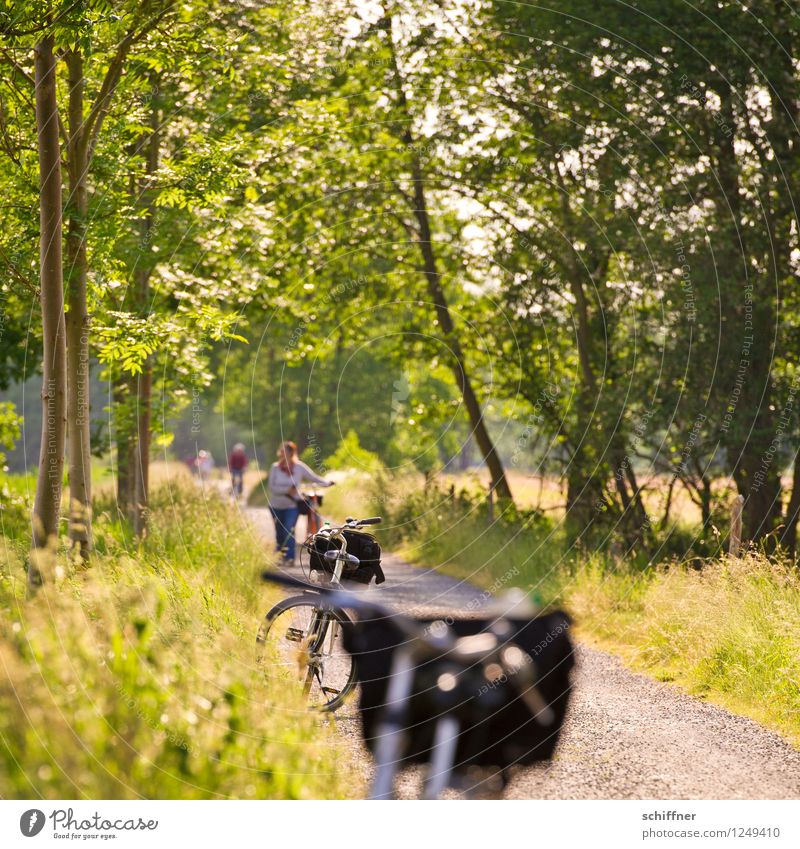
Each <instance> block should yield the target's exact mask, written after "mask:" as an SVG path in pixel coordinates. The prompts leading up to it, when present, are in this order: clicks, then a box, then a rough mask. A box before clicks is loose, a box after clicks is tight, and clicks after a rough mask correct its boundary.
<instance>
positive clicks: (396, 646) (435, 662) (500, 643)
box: [263, 572, 574, 799]
mask: <svg viewBox="0 0 800 849" xmlns="http://www.w3.org/2000/svg"><path fill="white" fill-rule="evenodd" d="M263 578H264V579H265V580H267V581H270V582H273V583H277V584H280V585H282V586H285V587H293V588H298V587H302V586H304V585H303V582H302V581H298V580H297V579H295V578H289V577H287V576H283V575H280V574H277V573H272V572H265V573H264V574H263ZM320 592H321V593H322V594H323V595H325V596H326V597H327V599H328V604H329V605H330V606H336V607H337V608H339V609H342V610H344V609H348V610H351V611H353V613H354V614H356V619H355V620H351V623H350V625H349V627H348V628H347V629H346V631H345V644H346V648H347V649H348V650H349V651H350V652H351V654H352V655H353V659H354V661H355V663H356V669H357V680H358V683H359V685H360V699H359V710H360V712H361V718H362V735H363V737H364V741H365V743H366V745H367V747H368V748H369V749H370V751H371V752H372V754H373V757H374V760H375V774H374V779H373V783H372V788H371V791H370V799H390V798H392V796H393V787H394V780H395V777H396V775H397V774H398V772H399V771H400V770H401V769H403V768H404V767H406V766H409V765H412V764H425V765H427V767H428V770H427V775H426V777H425V782H424V790H423V795H424V798H426V799H437V798H439V796H440V795H441V794H442V793H443V792H444V791H445V789H447V788H448V787H451V786H455V784H456V783H457V780H458V779H460V778H462V777H466V778H467V780H469V777H470V776H469V773H470V772H471V771H474V770H484V771H486V770H495V771H496V772H497V771H499V775H500V777H501V779H502V782H503V785H505V782H506V780H507V778H508V774H509V770H510V769H511V768H512V767H514V766H517V765H523V764H524V765H527V764H532V763H535V762H539V761H545V760H549V759H551V758H552V756H553V753H554V750H555V747H556V743H557V742H558V739H559V736H560V733H561V728H562V725H563V721H564V717H565V714H566V710H567V706H568V702H569V697H570V691H571V684H570V672H571V669H572V667H573V665H574V658H573V649H572V644H571V641H570V639H569V635H568V628H569V624H570V620H569V618H568V617H567V615H566V614H564V613H562V612H560V611H555V612H553V613H550V614H546V615H537V616H534V617H533V618H519V617H518V615H517V616H511V615H509V614H510V611H506V613H505V614H501V615H500V616H498V617H495V618H493V619H479V620H476V619H464V620H449V621H448V622H444V621H442V620H427V619H423V620H415V619H411V618H409V617H406V616H404V615H401V614H398V613H394V612H392V611H390V610H389V609H387V608H386V607H383V606H381V605H378V604H375V603H374V602H370V601H368V600H366V599H363V598H359V597H357V596H354V595H352V594H350V593H346V592H344V591H342V590H341V589H339V588H334V587H331V588H323V589H321V590H320ZM516 609H517V610H518V609H519V608H518V606H517V608H516ZM473 779H474V776H473Z"/></svg>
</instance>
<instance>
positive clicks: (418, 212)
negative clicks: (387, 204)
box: [379, 14, 513, 501]
mask: <svg viewBox="0 0 800 849" xmlns="http://www.w3.org/2000/svg"><path fill="white" fill-rule="evenodd" d="M392 20H393V16H392V15H391V14H389V15H387V16H385V17H384V18H383V19H382V21H381V22H380V24H379V25H380V26H382V27H383V28H384V29H385V30H386V32H387V48H388V49H389V51H390V55H391V61H392V71H393V82H394V87H395V91H396V92H397V97H398V102H399V105H400V109H401V110H402V113H403V120H404V124H405V126H404V129H403V142H404V143H405V144H406V146H407V147H408V149H409V150H411V151H414V132H413V125H412V120H411V114H410V112H409V109H408V98H407V97H406V93H405V89H404V88H403V79H402V76H401V73H400V66H399V63H398V61H397V54H396V53H395V49H394V42H393V40H392V38H393V36H392ZM411 172H412V180H413V183H414V196H413V198H411V199H410V200H411V201H412V205H413V213H414V217H415V218H416V221H417V245H418V247H419V249H420V253H421V255H422V265H423V273H424V275H425V280H426V282H427V284H428V293H429V295H430V297H431V300H432V301H433V305H434V309H435V311H436V318H437V319H438V322H439V327H440V329H441V331H442V335H443V337H444V340H445V342H446V343H447V345H448V347H449V348H450V351H451V353H452V356H453V358H454V363H453V375H454V376H455V379H456V383H457V384H458V388H459V390H460V392H461V397H462V398H463V400H464V406H465V407H466V408H467V414H468V415H469V419H470V423H471V424H472V435H473V436H474V437H475V442H476V443H477V444H478V448H479V450H480V452H481V456H482V457H483V459H484V462H485V463H486V466H487V468H488V469H489V475H490V477H491V483H492V490H493V491H494V493H495V495H496V496H497V497H498V498H504V499H508V500H509V501H511V500H513V499H512V495H511V487H509V485H508V480H507V478H506V473H505V469H504V468H503V463H502V461H501V460H500V455H499V454H498V453H497V450H496V448H495V446H494V442H493V441H492V437H491V436H490V434H489V430H488V428H487V427H486V421H485V419H484V417H483V410H482V409H481V404H480V401H479V400H478V396H477V395H476V394H475V389H474V387H473V385H472V380H471V379H470V376H469V373H468V371H467V365H466V359H465V356H464V353H463V350H462V348H461V344H460V342H459V340H458V337H457V336H456V334H455V332H454V331H455V328H454V326H453V317H452V315H451V313H450V307H449V305H448V303H447V298H446V296H445V293H444V289H443V287H442V278H441V274H440V273H439V269H438V266H437V262H436V254H435V253H434V250H433V241H432V238H431V223H430V216H429V215H428V206H427V201H426V197H425V178H424V174H423V172H422V164H421V163H420V159H419V156H418V155H417V153H412V155H411ZM406 199H408V198H406Z"/></svg>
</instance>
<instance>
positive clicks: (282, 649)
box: [256, 516, 383, 711]
mask: <svg viewBox="0 0 800 849" xmlns="http://www.w3.org/2000/svg"><path fill="white" fill-rule="evenodd" d="M380 521H381V519H380V517H377V516H376V517H373V518H369V519H353V518H348V519H346V520H345V523H344V524H343V525H341V526H338V527H332V526H331V525H330V524H329V523H327V522H326V523H325V524H324V526H323V527H322V528H321V529H320V530H319V531H317V532H316V533H312V534H311V535H310V536H309V537H308V539H306V541H305V542H304V543H303V548H304V549H305V550H307V551H308V552H309V554H310V568H311V570H312V571H314V572H316V573H318V574H319V579H320V581H321V583H320V584H318V585H313V584H309V583H305V582H299V583H298V585H297V586H299V587H301V588H302V589H303V594H302V595H299V596H293V597H290V598H286V599H283V600H282V601H279V602H278V603H277V604H276V605H275V606H274V607H273V608H272V609H271V610H269V611H268V612H267V614H266V616H265V617H264V620H263V621H262V623H261V626H260V627H259V630H258V635H257V637H256V645H257V653H256V662H257V663H258V664H259V665H260V666H261V667H262V668H263V670H264V674H265V675H267V676H270V677H274V678H275V679H277V681H278V682H279V684H282V683H284V682H285V681H287V680H291V679H292V678H295V679H296V678H297V677H298V674H299V677H300V680H301V682H302V686H303V692H304V694H305V696H306V697H307V699H308V700H309V702H310V704H311V706H312V707H313V708H316V709H319V710H322V711H335V710H337V709H338V708H339V707H341V706H342V704H343V703H344V701H345V699H346V698H347V696H348V695H349V694H350V692H351V691H352V690H353V687H354V686H355V681H356V664H355V660H354V659H353V657H352V655H351V654H350V653H349V652H347V651H346V649H345V647H344V635H345V632H346V631H347V629H348V628H350V627H352V624H353V622H352V619H351V618H350V617H349V616H348V615H347V613H346V612H345V611H344V610H342V609H341V608H339V607H337V606H336V605H333V604H331V603H330V601H329V598H328V596H327V595H326V594H325V593H324V589H325V588H326V587H330V588H340V587H341V582H342V580H348V579H350V580H356V581H360V582H361V583H369V582H370V581H371V580H372V578H373V577H374V578H375V579H376V581H377V582H378V583H381V582H382V581H383V572H382V571H381V570H380V559H379V557H380V547H379V546H377V542H375V544H374V545H375V546H376V547H377V553H378V560H377V561H375V559H374V557H373V559H372V560H368V559H367V558H360V557H357V556H356V555H354V554H351V553H349V552H348V550H347V547H348V544H352V543H353V538H354V535H355V534H358V532H359V530H360V529H361V528H362V527H364V526H366V525H376V524H379V523H380ZM370 539H374V538H370ZM372 553H373V554H374V552H372ZM362 561H363V562H362ZM365 578H366V581H365ZM292 586H295V585H292ZM292 670H295V671H294V672H293V671H292Z"/></svg>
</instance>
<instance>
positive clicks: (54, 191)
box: [28, 32, 67, 586]
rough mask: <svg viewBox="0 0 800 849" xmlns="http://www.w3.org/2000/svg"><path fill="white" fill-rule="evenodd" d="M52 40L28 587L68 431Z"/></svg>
mask: <svg viewBox="0 0 800 849" xmlns="http://www.w3.org/2000/svg"><path fill="white" fill-rule="evenodd" d="M54 43H55V39H54V37H53V35H52V32H46V33H44V34H43V35H42V36H41V38H40V40H39V42H38V44H37V45H36V47H35V49H34V68H35V80H36V129H37V137H38V151H39V174H40V196H41V200H40V213H39V221H40V234H39V245H40V291H41V296H40V300H41V308H42V342H43V344H42V347H43V368H42V374H43V385H42V441H41V450H40V455H39V473H38V476H37V479H36V497H35V501H34V507H33V548H34V556H32V558H31V563H30V568H29V570H28V583H29V586H35V585H36V583H38V582H39V581H40V580H41V579H42V571H43V566H42V554H41V552H43V551H44V550H45V549H46V548H47V547H48V546H54V545H55V540H57V538H58V514H59V508H60V506H61V478H62V470H63V465H64V441H65V435H66V434H65V431H66V391H67V362H66V327H65V321H64V286H63V276H62V274H63V272H62V261H61V260H62V257H61V230H62V225H61V221H62V216H61V152H60V149H59V134H58V104H57V101H56V60H55V56H54V52H53V50H54Z"/></svg>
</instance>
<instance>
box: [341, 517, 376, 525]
mask: <svg viewBox="0 0 800 849" xmlns="http://www.w3.org/2000/svg"><path fill="white" fill-rule="evenodd" d="M382 521H383V519H382V518H381V517H380V516H373V517H372V518H370V519H354V518H353V517H352V516H348V517H347V518H346V519H345V520H344V524H345V526H348V525H349V526H350V527H360V526H361V525H380V523H381V522H382Z"/></svg>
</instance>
